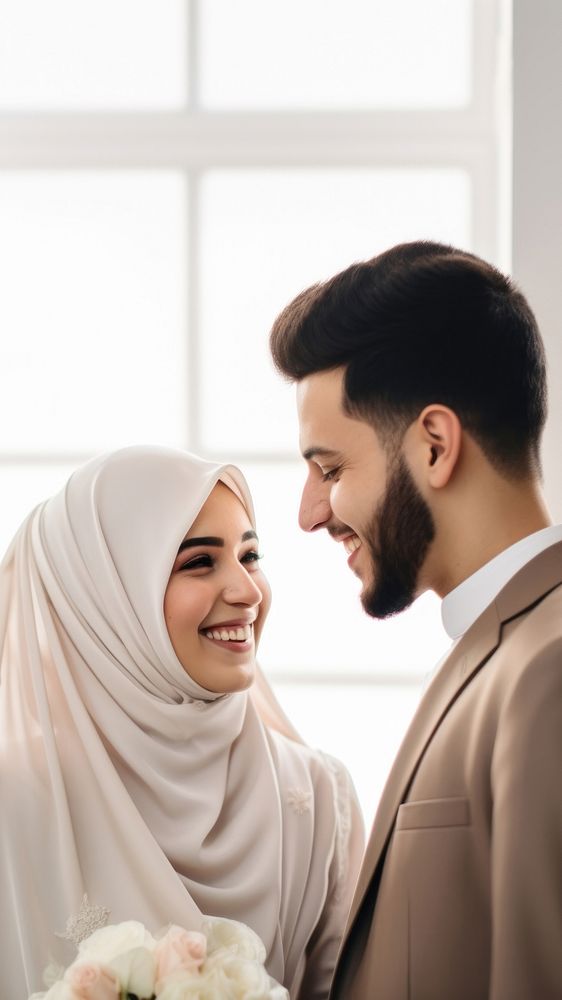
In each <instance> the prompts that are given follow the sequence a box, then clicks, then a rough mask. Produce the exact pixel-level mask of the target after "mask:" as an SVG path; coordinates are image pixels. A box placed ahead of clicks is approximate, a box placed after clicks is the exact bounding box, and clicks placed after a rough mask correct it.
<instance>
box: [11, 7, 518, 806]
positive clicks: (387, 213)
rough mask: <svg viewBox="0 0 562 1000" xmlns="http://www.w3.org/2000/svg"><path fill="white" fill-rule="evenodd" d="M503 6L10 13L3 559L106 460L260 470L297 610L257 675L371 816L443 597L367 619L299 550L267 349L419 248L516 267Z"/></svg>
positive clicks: (265, 508) (277, 561)
mask: <svg viewBox="0 0 562 1000" xmlns="http://www.w3.org/2000/svg"><path fill="white" fill-rule="evenodd" d="M500 13H501V11H500V7H499V3H497V2H496V0H425V2H424V3H423V4H420V3H419V0H392V3H390V2H388V0H385V2H383V0H349V2H348V3H346V4H345V5H342V4H341V3H337V2H336V0H285V2H284V3H283V4H280V3H276V2H273V0H272V2H270V3H268V4H264V3H263V2H259V0H237V3H236V4H232V3H230V2H229V0H203V2H197V0H191V2H188V0H167V3H166V4H162V3H159V2H158V0H120V3H119V4H117V5H116V4H115V3H111V2H110V0H96V3H83V4H80V5H77V4H76V3H75V2H73V0H51V2H50V3H49V4H48V5H45V4H44V3H42V0H19V2H18V3H17V4H8V3H1V4H0V218H1V226H0V267H1V273H2V275H3V277H4V282H3V292H2V295H1V296H0V327H1V329H2V330H3V331H4V333H3V346H2V370H3V375H4V379H3V385H4V388H3V392H2V394H1V396H0V428H1V430H0V434H1V443H0V483H1V486H2V496H3V515H2V519H1V521H0V542H1V543H2V544H3V545H5V544H6V543H7V541H8V540H9V538H10V537H11V535H12V534H13V532H14V530H15V528H16V527H17V524H18V523H19V522H20V521H21V519H22V517H23V516H24V514H25V513H26V512H27V510H28V509H30V507H31V506H32V505H33V504H34V503H35V502H37V501H38V500H40V499H42V498H43V497H44V496H45V495H47V494H48V493H50V492H51V491H53V490H55V489H56V488H57V487H58V486H59V485H60V484H61V483H62V482H63V480H64V478H65V477H66V475H67V474H68V472H69V471H70V469H71V468H73V467H74V466H75V465H76V464H77V463H78V462H79V461H81V460H83V459H86V458H88V457H89V456H90V455H91V454H93V453H95V452H98V451H101V450H106V449H109V448H113V447H119V446H121V445H124V444H130V443H136V442H160V443H162V444H167V445H172V446H179V447H186V448H189V449H191V450H193V451H198V452H201V453H202V454H204V455H206V456H208V457H210V458H226V459H228V460H232V461H235V462H237V463H238V464H240V465H241V466H242V468H243V469H244V471H245V473H246V475H247V477H248V479H249V481H250V484H251V487H252V489H253V492H254V494H255V501H256V509H257V513H258V519H259V527H260V532H261V536H262V542H263V549H264V552H265V555H266V561H265V568H266V571H267V572H268V574H269V576H270V579H271V582H272V585H273V589H274V595H275V599H274V606H273V610H272V613H271V618H270V622H269V624H268V627H267V628H266V633H265V636H264V639H263V645H262V651H261V659H262V662H263V664H264V667H265V669H266V672H267V673H268V675H269V676H270V678H271V679H272V681H273V682H274V684H275V685H276V687H277V690H278V694H279V697H280V699H281V701H282V702H283V703H284V705H285V706H286V707H287V709H288V711H289V713H290V714H291V716H292V717H293V719H294V721H295V723H296V724H297V726H298V727H300V729H301V731H302V732H303V734H304V735H305V736H306V737H307V738H308V739H309V740H310V741H311V742H313V743H315V744H319V745H322V746H324V747H325V748H326V749H328V750H330V751H331V752H333V753H335V754H337V755H339V756H341V757H342V759H344V760H345V761H346V763H347V764H348V766H349V767H350V769H351V771H352V773H353V776H354V778H355V780H356V782H357V785H358V788H359V791H360V795H361V800H362V802H363V805H364V809H365V813H366V816H367V817H368V818H370V817H371V815H372V813H373V811H374V807H375V805H376V801H377V798H378V794H379V792H380V788H381V786H382V782H383V780H384V776H385V774H386V772H387V770H388V767H389V766H390V762H391V760H392V757H393V755H394V752H395V750H396V748H397V745H398V743H399V741H400V738H401V736H402V734H403V731H404V728H405V726H406V724H407V721H408V718H409V717H410V715H411V714H412V712H413V710H414V707H415V705H416V702H417V699H418V697H419V691H420V687H421V685H422V683H423V678H424V677H425V676H426V675H427V673H428V671H430V670H431V668H432V667H433V665H434V664H435V662H436V661H437V659H438V658H439V655H440V654H441V653H442V652H443V650H444V649H445V648H446V646H447V639H446V637H445V635H444V633H443V630H442V628H441V624H440V619H439V608H438V602H437V600H436V599H433V598H432V597H431V596H427V597H424V598H422V599H421V600H420V601H419V602H417V604H416V605H415V606H414V607H413V608H412V609H411V610H410V611H409V612H407V614H406V615H404V616H402V617H401V618H400V619H398V620H396V621H390V622H387V623H384V624H382V623H376V622H372V621H370V620H368V619H366V618H365V616H364V615H363V614H362V612H361V610H360V607H359V603H358V600H357V594H356V586H355V582H354V579H353V578H352V577H351V575H350V574H349V573H348V571H347V569H346V567H345V566H344V565H343V564H342V559H341V553H340V552H339V550H336V547H335V546H332V545H331V544H330V542H329V540H327V539H324V538H317V537H310V538H308V537H304V536H301V534H300V533H299V531H298V529H297V527H296V511H297V506H298V498H299V489H300V484H301V482H302V480H303V476H304V467H303V466H302V463H301V461H300V459H299V457H298V452H297V429H296V418H295V413H294V403H293V390H292V389H291V388H290V387H287V386H285V385H283V384H282V383H281V382H280V380H279V379H278V378H277V377H276V375H275V374H274V372H273V370H272V366H271V364H270V361H269V357H268V351H267V333H268V330H269V328H270V326H271V323H272V321H273V318H274V317H275V315H276V314H277V312H278V311H279V310H280V308H281V307H282V306H283V305H284V304H285V303H286V302H287V301H288V300H289V299H290V298H291V297H292V296H293V295H294V294H296V292H297V291H298V290H300V289H301V288H302V287H304V286H306V285H308V284H310V283H311V282H313V281H316V280H319V279H322V278H324V277H327V276H328V275H329V274H331V273H333V272H334V271H336V270H337V269H339V268H342V267H344V266H346V265H347V264H348V263H350V262H351V261H352V260H354V259H359V258H364V257H368V256H372V255H374V254H375V253H377V252H378V251H379V250H381V249H383V248H384V247H386V246H388V245H390V244H392V243H395V242H398V241H401V240H407V239H413V238H417V237H420V236H423V237H427V238H435V239H440V240H445V241H450V242H453V243H456V244H458V245H461V246H463V247H466V248H467V249H471V250H474V251H476V252H477V253H481V254H482V255H483V256H485V257H487V258H489V259H491V260H498V259H499V258H500V255H501V246H502V243H501V219H500V217H499V209H498V207H497V206H498V205H500V199H499V198H498V189H497V175H498V169H499V165H500V163H501V158H500V155H499V153H500V143H501V130H500V128H499V125H498V122H501V118H500V116H499V115H498V105H497V101H496V100H495V99H494V97H493V95H495V94H496V93H497V87H496V83H497V77H498V71H499V69H500V68H501V58H500V57H501V54H502V46H503V47H505V32H504V30H503V29H504V26H503V24H502V20H501V17H500ZM500 207H501V206H500ZM500 263H501V261H500ZM367 745H368V748H369V749H368V753H366V752H365V750H366V746H367ZM374 762H375V763H374Z"/></svg>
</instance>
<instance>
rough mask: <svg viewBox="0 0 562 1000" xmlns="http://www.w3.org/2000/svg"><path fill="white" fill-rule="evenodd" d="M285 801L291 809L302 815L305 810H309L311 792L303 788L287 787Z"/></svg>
mask: <svg viewBox="0 0 562 1000" xmlns="http://www.w3.org/2000/svg"><path fill="white" fill-rule="evenodd" d="M287 802H288V803H289V805H290V807H291V809H294V811H295V812H296V813H298V814H299V816H302V815H303V814H304V813H305V812H310V807H311V803H312V792H307V791H305V789H304V788H289V790H288V792H287Z"/></svg>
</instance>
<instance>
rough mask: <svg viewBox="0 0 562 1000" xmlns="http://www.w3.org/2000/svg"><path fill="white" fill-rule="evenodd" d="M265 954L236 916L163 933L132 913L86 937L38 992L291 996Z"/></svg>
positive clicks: (44, 997) (186, 998) (101, 998)
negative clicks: (266, 965) (267, 967)
mask: <svg viewBox="0 0 562 1000" xmlns="http://www.w3.org/2000/svg"><path fill="white" fill-rule="evenodd" d="M264 960H265V948H264V945H263V943H262V941H261V939H260V938H259V937H258V935H257V934H254V932H253V931H252V930H250V928H249V927H246V925H245V924H241V923H238V922H237V921H235V920H219V919H215V918H208V919H206V920H205V921H204V923H203V926H202V929H201V932H197V931H186V930H184V929H183V928H182V927H177V926H175V925H172V926H171V927H169V928H168V930H167V931H166V932H165V933H163V934H162V935H161V936H160V937H158V938H154V937H153V936H152V935H151V934H150V933H149V932H148V931H147V930H146V928H145V927H144V926H143V924H141V923H138V922H137V921H135V920H128V921H126V922H124V923H121V924H114V925H110V926H108V927H102V928H100V929H99V930H97V931H94V933H93V934H91V935H90V936H89V937H88V938H86V939H85V940H84V941H81V942H80V944H79V945H78V955H77V957H76V959H75V960H74V962H72V965H69V966H68V968H67V969H66V970H64V969H60V970H59V974H58V978H57V979H56V981H55V982H54V984H53V985H52V986H51V987H50V989H48V990H47V992H46V993H34V994H33V996H32V997H30V1000H289V994H288V992H287V990H286V989H284V988H283V987H282V986H280V985H279V984H278V983H276V982H275V981H274V980H273V979H271V978H270V976H269V975H268V974H267V972H266V970H265V968H264V965H263V963H264ZM51 975H52V970H51Z"/></svg>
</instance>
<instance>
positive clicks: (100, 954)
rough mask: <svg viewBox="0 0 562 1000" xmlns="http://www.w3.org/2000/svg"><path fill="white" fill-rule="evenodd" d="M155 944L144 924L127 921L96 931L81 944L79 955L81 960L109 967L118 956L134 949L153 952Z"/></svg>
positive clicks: (136, 921)
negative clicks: (146, 949)
mask: <svg viewBox="0 0 562 1000" xmlns="http://www.w3.org/2000/svg"><path fill="white" fill-rule="evenodd" d="M155 944H156V942H155V940H154V938H153V937H152V934H149V932H148V931H147V929H146V927H144V926H143V924H141V923H139V921H138V920H125V921H123V923H121V924H110V925H109V926H108V927H100V928H99V930H97V931H94V933H93V934H90V936H89V937H88V938H86V939H85V940H84V941H81V942H80V944H79V945H78V953H79V955H80V958H87V959H88V960H91V961H94V962H99V963H100V964H101V965H109V963H110V962H111V961H112V959H114V958H115V957H116V956H117V955H122V954H123V953H124V952H127V951H132V949H133V948H148V949H149V950H150V951H152V949H153V948H154V946H155Z"/></svg>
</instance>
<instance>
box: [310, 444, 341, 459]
mask: <svg viewBox="0 0 562 1000" xmlns="http://www.w3.org/2000/svg"><path fill="white" fill-rule="evenodd" d="M337 454H338V452H337V451H334V449H333V448H321V447H320V446H319V445H313V446H312V448H307V449H306V451H303V453H302V457H303V458H304V459H306V461H307V462H310V460H311V458H317V457H320V458H333V457H334V455H337Z"/></svg>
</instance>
